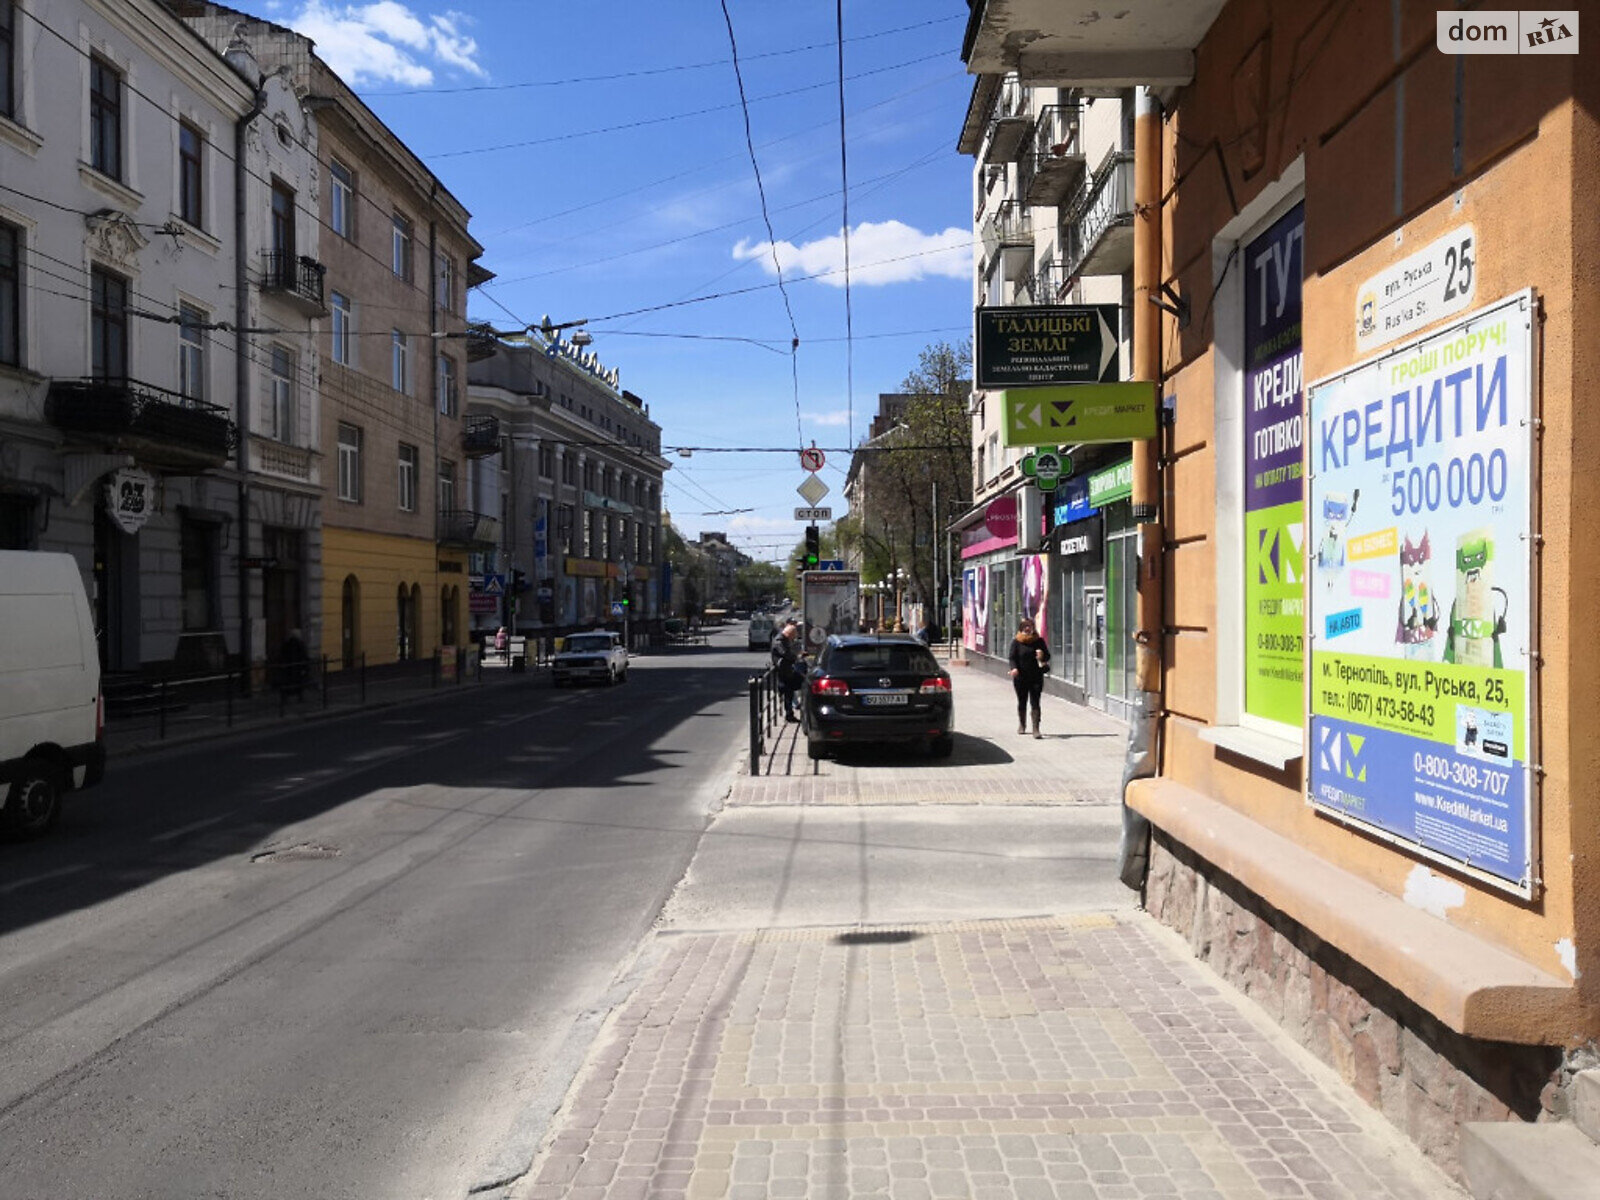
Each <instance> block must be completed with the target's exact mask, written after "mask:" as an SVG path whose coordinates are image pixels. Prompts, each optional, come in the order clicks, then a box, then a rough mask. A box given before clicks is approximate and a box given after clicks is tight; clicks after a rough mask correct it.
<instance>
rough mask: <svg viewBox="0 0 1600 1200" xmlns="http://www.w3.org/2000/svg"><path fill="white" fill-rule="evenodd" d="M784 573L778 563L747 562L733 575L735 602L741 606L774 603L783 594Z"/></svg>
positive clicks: (753, 606)
mask: <svg viewBox="0 0 1600 1200" xmlns="http://www.w3.org/2000/svg"><path fill="white" fill-rule="evenodd" d="M783 585H784V573H783V568H782V567H780V566H778V564H777V563H769V562H752V563H745V564H744V565H743V566H742V567H740V568H739V569H738V570H737V571H735V572H734V575H733V597H734V602H735V603H736V604H738V605H739V607H741V608H755V607H756V606H758V605H761V604H772V603H774V602H776V601H777V600H778V598H779V597H781V596H782V595H783Z"/></svg>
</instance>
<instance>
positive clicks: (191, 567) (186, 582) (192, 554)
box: [178, 517, 221, 633]
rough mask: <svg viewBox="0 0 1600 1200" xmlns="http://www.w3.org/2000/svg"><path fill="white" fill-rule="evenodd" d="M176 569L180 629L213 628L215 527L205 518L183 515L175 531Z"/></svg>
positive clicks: (215, 570)
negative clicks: (180, 593)
mask: <svg viewBox="0 0 1600 1200" xmlns="http://www.w3.org/2000/svg"><path fill="white" fill-rule="evenodd" d="M178 537H179V545H178V555H179V570H180V573H181V575H182V586H183V630H184V632H185V633H194V632H197V631H200V630H209V629H217V628H219V627H220V625H221V622H220V621H219V620H218V619H217V608H218V605H217V530H216V526H214V525H212V524H210V523H209V522H206V521H196V520H192V519H191V518H189V517H185V518H183V522H182V526H181V529H180V531H179V535H178Z"/></svg>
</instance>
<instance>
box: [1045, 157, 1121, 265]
mask: <svg viewBox="0 0 1600 1200" xmlns="http://www.w3.org/2000/svg"><path fill="white" fill-rule="evenodd" d="M1062 234H1063V242H1064V244H1065V245H1066V248H1067V269H1068V271H1069V272H1070V273H1071V274H1072V276H1073V277H1074V278H1076V277H1077V276H1080V275H1121V274H1122V273H1123V272H1125V271H1128V270H1130V269H1131V268H1132V267H1133V155H1132V153H1130V152H1127V151H1121V150H1113V151H1111V152H1110V153H1109V154H1107V155H1106V157H1105V159H1104V161H1103V162H1101V164H1100V167H1099V169H1098V170H1097V171H1095V173H1094V176H1093V177H1092V178H1090V179H1088V180H1086V181H1085V182H1084V184H1083V186H1082V187H1080V188H1079V189H1078V194H1077V196H1076V198H1075V199H1074V200H1073V202H1072V205H1071V207H1070V208H1069V209H1067V210H1066V218H1065V220H1064V221H1063V222H1062Z"/></svg>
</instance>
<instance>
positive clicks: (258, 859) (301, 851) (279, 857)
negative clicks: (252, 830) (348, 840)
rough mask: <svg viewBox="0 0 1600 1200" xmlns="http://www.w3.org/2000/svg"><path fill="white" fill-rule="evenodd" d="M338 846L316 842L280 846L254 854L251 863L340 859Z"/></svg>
mask: <svg viewBox="0 0 1600 1200" xmlns="http://www.w3.org/2000/svg"><path fill="white" fill-rule="evenodd" d="M338 857H339V848H338V847H337V846H322V845H318V844H317V843H316V842H301V843H299V844H298V845H294V846H279V847H274V848H273V849H270V850H263V851H261V853H259V854H252V855H251V856H250V861H251V862H253V863H262V862H306V861H308V860H311V859H317V858H338Z"/></svg>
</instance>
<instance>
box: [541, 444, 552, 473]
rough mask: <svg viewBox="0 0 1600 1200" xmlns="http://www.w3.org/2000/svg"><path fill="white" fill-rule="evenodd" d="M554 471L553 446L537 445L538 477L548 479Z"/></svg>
mask: <svg viewBox="0 0 1600 1200" xmlns="http://www.w3.org/2000/svg"><path fill="white" fill-rule="evenodd" d="M555 473H556V450H555V447H554V446H546V445H543V444H541V445H540V446H539V478H541V479H550V478H552V477H553V476H554V475H555Z"/></svg>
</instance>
